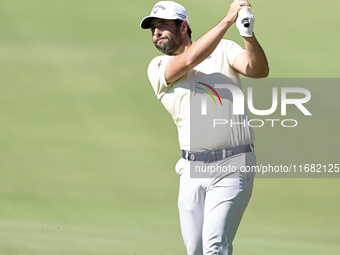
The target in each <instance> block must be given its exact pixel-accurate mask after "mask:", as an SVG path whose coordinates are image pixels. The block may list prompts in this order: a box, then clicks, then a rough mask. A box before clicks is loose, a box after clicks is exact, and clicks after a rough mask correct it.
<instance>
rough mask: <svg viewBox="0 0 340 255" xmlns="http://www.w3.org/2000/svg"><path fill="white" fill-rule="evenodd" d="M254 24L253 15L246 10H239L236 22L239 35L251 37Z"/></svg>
mask: <svg viewBox="0 0 340 255" xmlns="http://www.w3.org/2000/svg"><path fill="white" fill-rule="evenodd" d="M244 21H246V22H247V26H245V25H244V24H245V23H244ZM254 22H255V17H254V14H253V13H252V12H251V11H249V10H248V9H246V8H243V9H241V10H240V11H239V13H238V17H237V20H236V27H237V29H238V31H239V32H240V35H241V36H243V37H252V36H253V29H254Z"/></svg>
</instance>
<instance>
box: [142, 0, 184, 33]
mask: <svg viewBox="0 0 340 255" xmlns="http://www.w3.org/2000/svg"><path fill="white" fill-rule="evenodd" d="M153 18H159V19H170V20H175V19H180V20H186V21H187V22H188V24H189V18H188V14H187V11H186V10H185V8H184V7H183V6H182V5H180V4H178V3H175V2H173V1H161V2H158V3H156V4H155V6H154V7H153V8H152V10H151V14H150V16H147V17H145V18H144V19H143V20H142V22H141V23H140V27H141V28H143V29H148V28H150V22H151V20H152V19H153Z"/></svg>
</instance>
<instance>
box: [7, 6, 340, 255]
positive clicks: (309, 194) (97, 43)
mask: <svg viewBox="0 0 340 255" xmlns="http://www.w3.org/2000/svg"><path fill="white" fill-rule="evenodd" d="M181 3H182V4H183V5H184V6H185V7H186V9H187V11H188V12H189V17H190V25H191V28H192V30H193V38H194V39H198V38H199V37H200V36H201V35H203V34H204V33H205V32H206V31H207V30H208V29H210V28H211V27H212V26H213V25H214V24H216V23H217V22H218V21H219V20H220V19H221V18H222V17H223V15H225V14H226V12H227V10H228V6H229V4H230V1H222V0H216V1H213V2H209V3H208V2H207V1H202V0H196V1H193V0H183V1H181ZM251 3H252V5H253V11H254V13H255V15H256V25H255V31H256V35H257V37H258V39H259V41H260V42H261V44H262V46H263V48H264V49H265V51H266V54H267V57H268V60H269V62H270V68H271V74H270V77H271V78H292V77H295V78H297V77H298V78H337V77H339V57H340V54H339V52H338V46H339V40H340V33H339V31H338V29H337V24H338V13H337V10H339V8H340V3H339V2H336V1H335V2H332V3H326V2H324V1H321V0H320V1H316V0H309V1H307V0H300V1H293V0H287V1H274V2H273V1H268V0H264V1H252V2H251ZM154 4H155V1H151V0H143V1H131V0H126V1H120V0H119V1H117V0H115V1H108V0H99V1H93V0H83V1H80V0H68V1H66V0H58V1H56V0H55V1H43V0H30V1H24V0H2V1H1V2H0V254H1V255H12V254H13V255H14V254H15V255H19V254H20V255H21V254H25V255H30V254H32V255H33V254H34V255H38V254H44V255H46V254H48V255H50V254H51V255H52V254H58V255H59V254H70V255H76V254H102V255H105V254H115V255H156V254H157V255H174V254H176V255H178V254H185V248H184V245H183V243H182V239H181V234H180V228H179V220H178V212H177V189H178V177H177V175H176V174H175V171H174V166H175V163H176V161H177V160H178V158H179V157H180V150H179V148H178V142H177V131H176V128H175V126H174V124H173V123H172V120H171V117H170V115H169V114H168V113H167V112H166V110H165V109H164V108H163V106H162V105H161V104H160V103H159V102H158V101H157V99H156V97H155V96H154V93H153V90H152V88H151V86H150V84H149V82H148V79H147V76H146V68H147V65H148V63H149V61H150V60H151V59H152V57H154V56H156V55H159V53H158V52H157V50H156V49H155V48H154V46H153V45H152V42H151V36H150V32H149V31H143V30H141V29H140V28H139V22H140V20H141V19H142V18H143V17H144V16H146V15H148V14H149V12H150V10H151V8H152V6H153V5H154ZM226 37H227V38H229V39H232V40H234V41H237V42H239V43H241V44H242V40H241V38H240V37H239V36H238V32H237V30H236V28H233V29H231V30H230V31H229V32H228V35H227V36H226ZM326 89H327V90H326ZM329 90H330V91H331V92H329ZM339 92H340V89H339V87H336V86H334V87H331V88H327V87H324V86H319V87H313V91H312V93H313V96H314V95H315V97H313V99H314V98H315V101H314V102H315V105H316V107H315V106H313V107H314V108H313V107H312V108H313V110H314V112H315V116H313V119H310V120H308V121H309V122H308V121H307V122H305V123H307V124H305V126H302V127H303V130H300V131H299V133H298V134H297V133H294V132H293V131H290V132H291V133H290V135H287V134H286V133H285V132H283V131H282V130H279V129H278V130H274V131H273V130H271V134H270V135H268V133H267V132H265V130H264V129H263V130H260V129H258V130H257V131H256V132H257V133H256V135H257V137H256V139H257V143H256V146H257V151H258V158H259V161H260V162H265V161H266V160H267V159H272V158H274V159H275V158H279V157H285V158H286V162H289V160H290V157H293V155H296V156H295V157H298V153H299V152H300V153H302V154H303V153H308V151H307V152H306V151H303V152H302V151H299V147H296V145H297V144H304V143H307V144H309V145H310V146H308V148H309V149H310V152H311V153H312V154H311V155H317V157H314V156H313V157H312V158H310V159H311V160H319V159H320V160H321V161H322V160H324V161H327V160H334V161H336V160H338V158H337V154H338V152H339V142H338V141H339V137H338V130H339V128H340V123H339V117H338V114H337V109H339V108H338V107H340V105H339V103H338V98H337V95H338V93H339ZM258 98H259V100H261V98H262V96H261V95H260V96H259V97H258ZM324 110H325V111H326V110H329V111H328V112H327V113H326V114H325V111H324ZM311 120H312V121H311ZM316 123H319V124H316ZM323 130H325V131H323ZM313 141H315V143H313ZM277 144H282V146H281V147H279V146H277ZM272 146H276V147H275V148H273V147H272ZM313 146H314V147H313ZM291 148H294V149H295V152H296V153H291V151H290V149H291ZM315 151H317V152H318V153H315ZM330 155H331V156H330ZM307 159H308V157H307ZM305 163H317V162H305ZM326 163H340V162H339V160H338V162H330V161H327V162H326ZM339 184H340V183H339V179H334V178H333V179H308V178H305V179H279V178H277V179H260V178H259V179H257V180H256V186H255V189H254V195H253V198H252V200H251V203H250V206H249V208H248V210H247V212H246V214H245V216H244V219H243V221H242V224H241V226H240V229H239V232H238V235H237V237H236V240H235V243H234V244H235V254H236V255H237V254H253V255H257V254H261V255H269V254H270V255H272V254H275V255H288V254H289V255H292V254H299V255H304V254H308V255H317V254H319V255H324V254H327V255H336V254H339V253H340V245H339V240H340V231H339V229H340V223H339V220H338V217H339V213H340V204H339V203H340V199H339V191H340V188H339Z"/></svg>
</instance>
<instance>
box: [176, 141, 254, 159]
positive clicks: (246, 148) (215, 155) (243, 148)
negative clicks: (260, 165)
mask: <svg viewBox="0 0 340 255" xmlns="http://www.w3.org/2000/svg"><path fill="white" fill-rule="evenodd" d="M253 151H254V144H245V145H239V146H235V147H231V148H228V149H223V150H219V151H209V152H202V153H199V152H190V151H182V157H183V158H184V159H186V160H190V161H203V162H204V163H209V162H213V161H218V160H222V159H226V158H228V157H231V156H233V155H236V154H239V153H246V152H253Z"/></svg>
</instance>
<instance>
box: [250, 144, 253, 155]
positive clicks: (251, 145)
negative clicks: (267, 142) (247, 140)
mask: <svg viewBox="0 0 340 255" xmlns="http://www.w3.org/2000/svg"><path fill="white" fill-rule="evenodd" d="M249 146H250V149H251V152H252V153H254V145H253V144H249Z"/></svg>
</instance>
